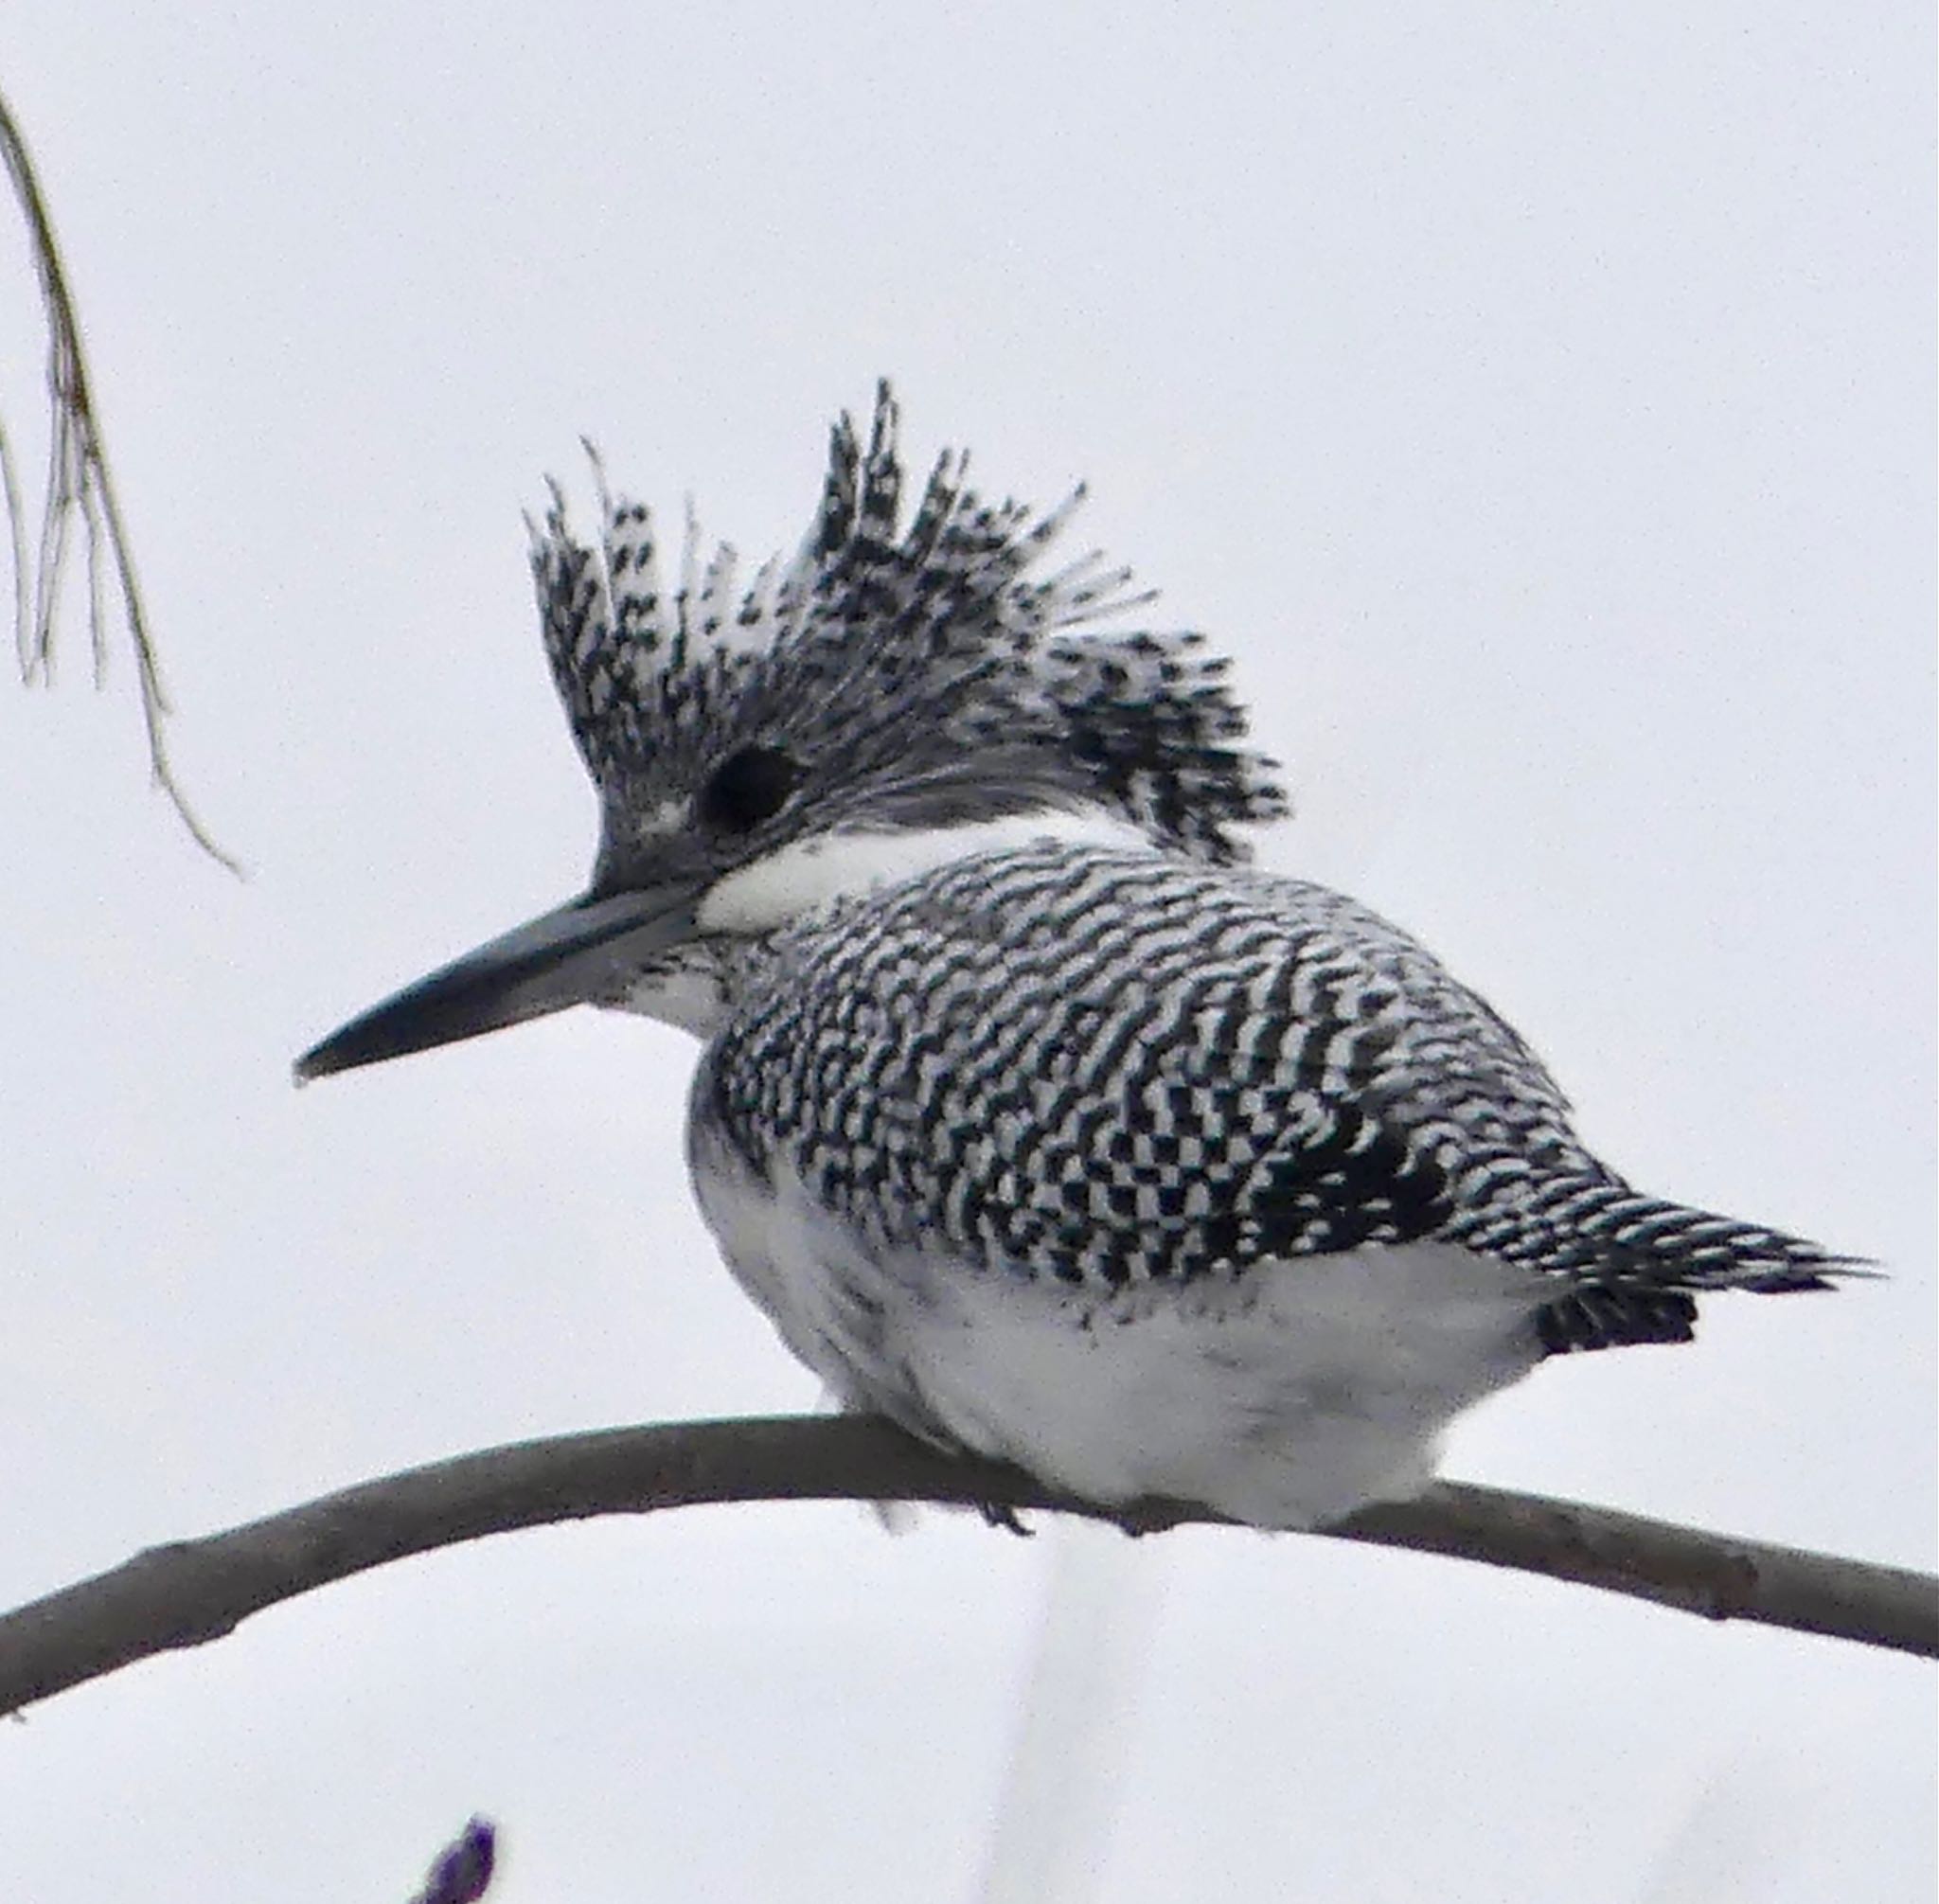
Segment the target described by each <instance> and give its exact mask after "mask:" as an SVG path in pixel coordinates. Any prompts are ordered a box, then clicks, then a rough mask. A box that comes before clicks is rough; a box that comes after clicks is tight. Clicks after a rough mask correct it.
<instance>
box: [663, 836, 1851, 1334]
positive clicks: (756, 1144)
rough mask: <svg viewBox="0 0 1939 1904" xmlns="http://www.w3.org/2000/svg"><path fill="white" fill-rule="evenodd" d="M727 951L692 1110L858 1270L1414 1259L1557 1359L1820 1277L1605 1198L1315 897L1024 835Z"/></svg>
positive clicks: (1091, 1280) (1546, 1099) (1107, 1280)
mask: <svg viewBox="0 0 1939 1904" xmlns="http://www.w3.org/2000/svg"><path fill="white" fill-rule="evenodd" d="M746 957H747V962H746V965H745V967H744V969H743V970H742V972H741V974H740V977H739V981H738V1002H737V1003H736V1005H735V1006H734V1009H733V1011H732V1013H731V1016H730V1019H729V1022H728V1023H727V1025H726V1027H725V1028H724V1030H723V1031H722V1032H721V1033H720V1035H719V1036H718V1037H717V1039H716V1040H715V1041H714V1043H713V1044H712V1046H711V1047H710V1048H709V1051H708V1053H707V1055H706V1058H705V1059H703V1081H702V1085H701V1087H700V1090H699V1092H698V1093H697V1095H696V1100H695V1102H696V1111H697V1114H698V1115H701V1116H703V1117H704V1118H706V1119H709V1120H711V1121H712V1122H713V1123H714V1124H716V1125H717V1126H718V1127H719V1128H720V1129H721V1130H724V1132H725V1133H726V1134H727V1136H728V1137H729V1138H730V1139H731V1141H732V1142H733V1143H734V1144H735V1145H736V1147H737V1148H738V1149H739V1150H740V1151H741V1153H742V1154H743V1155H744V1156H745V1157H746V1159H747V1161H748V1162H749V1163H750V1164H751V1165H753V1166H755V1167H756V1169H757V1170H770V1171H771V1170H773V1169H774V1166H777V1165H779V1166H785V1167H786V1169H787V1170H788V1171H789V1172H791V1173H792V1175H793V1176H794V1177H796V1178H797V1179H798V1180H799V1181H800V1182H802V1183H804V1184H805V1185H806V1186H807V1187H808V1189H809V1193H810V1194H811V1195H812V1197H813V1198H814V1199H815V1200H816V1201H818V1202H819V1203H821V1204H822V1205H824V1206H826V1207H827V1208H828V1209H830V1210H833V1211H835V1212H837V1213H838V1214H839V1215H840V1216H841V1217H842V1218H843V1219H845V1221H846V1222H847V1223H848V1224H850V1225H851V1226H852V1227H853V1228H854V1230H855V1231H856V1232H857V1233H858V1234H859V1235H860V1236H861V1237H863V1238H865V1239H867V1241H868V1242H869V1243H870V1244H872V1245H874V1246H877V1247H881V1248H894V1247H898V1246H911V1245H916V1244H923V1245H925V1246H928V1247H932V1248H933V1247H934V1244H935V1243H936V1242H937V1241H938V1240H940V1241H943V1242H946V1243H947V1244H948V1245H949V1246H950V1248H951V1250H952V1253H954V1254H955V1255H959V1256H960V1257H961V1258H962V1259H964V1260H965V1261H966V1262H967V1263H969V1264H970V1265H975V1266H980V1267H981V1268H982V1269H984V1270H985V1271H989V1272H1000V1273H1004V1274H1009V1275H1021V1276H1025V1277H1040V1276H1041V1277H1050V1278H1055V1279H1058V1281H1060V1282H1062V1283H1064V1284H1067V1285H1072V1286H1085V1287H1090V1288H1094V1289H1095V1290H1099V1291H1104V1290H1122V1289H1125V1288H1127V1287H1130V1286H1135V1285H1138V1284H1146V1283H1168V1284H1181V1283H1188V1282H1192V1281H1194V1280H1196V1279H1199V1278H1203V1277H1226V1278H1235V1279H1242V1278H1243V1277H1244V1276H1245V1274H1246V1272H1247V1271H1248V1269H1249V1267H1250V1266H1252V1265H1254V1264H1257V1263H1259V1262H1261V1261H1264V1260H1268V1259H1278V1258H1285V1257H1299V1256H1303V1255H1316V1254H1330V1253H1335V1252H1342V1251H1351V1250H1356V1249H1359V1248H1361V1246H1363V1245H1368V1244H1380V1243H1401V1242H1409V1241H1414V1240H1416V1239H1419V1238H1427V1237H1432V1238H1437V1239H1442V1240H1446V1241H1450V1242H1455V1243H1460V1244H1464V1245H1466V1246H1468V1247H1469V1248H1471V1249H1474V1250H1477V1251H1482V1252H1485V1253H1487V1254H1489V1255H1495V1256H1498V1257H1501V1258H1503V1259H1505V1260H1508V1261H1510V1262H1514V1263H1517V1264H1521V1265H1524V1266H1525V1267H1526V1268H1528V1269H1529V1270H1530V1271H1531V1272H1539V1273H1540V1274H1543V1275H1547V1276H1550V1277H1553V1278H1554V1279H1555V1285H1556V1289H1555V1295H1554V1298H1553V1300H1552V1301H1551V1302H1550V1303H1549V1304H1548V1306H1547V1307H1546V1308H1544V1309H1543V1310H1542V1312H1541V1314H1540V1316H1539V1321H1538V1326H1539V1329H1540V1332H1541V1335H1542V1340H1543V1342H1544V1343H1545V1345H1546V1346H1547V1347H1549V1348H1550V1349H1552V1350H1564V1349H1575V1348H1597V1347H1603V1346H1607V1345H1610V1344H1611V1343H1628V1342H1638V1341H1676V1340H1681V1339H1683V1338H1686V1337H1687V1336H1688V1335H1689V1334H1690V1332H1691V1321H1692V1317H1693V1315H1694V1306H1693V1304H1692V1302H1691V1297H1690V1294H1689V1292H1690V1291H1691V1290H1702V1289H1713V1288H1721V1287H1726V1286H1733V1285H1734V1286H1739V1287H1747V1288H1752V1289H1761V1290H1788V1289H1805V1288H1810V1287H1814V1286H1817V1285H1818V1284H1819V1282H1820V1280H1821V1272H1823V1271H1824V1270H1826V1269H1833V1268H1836V1267H1837V1266H1838V1265H1837V1261H1836V1259H1833V1258H1830V1257H1827V1256H1826V1255H1824V1254H1823V1252H1821V1251H1819V1250H1818V1249H1816V1248H1815V1247H1814V1246H1813V1245H1811V1244H1808V1243H1806V1242H1802V1241H1799V1240H1798V1239H1796V1238H1792V1237H1784V1236H1780V1235H1778V1234H1776V1233H1774V1232H1771V1231H1769V1230H1763V1229H1759V1228H1756V1227H1754V1226H1752V1225H1750V1224H1745V1223H1738V1222H1734V1221H1731V1220H1729V1219H1724V1218H1719V1217H1713V1216H1710V1215H1708V1214H1706V1213H1703V1212H1700V1211H1697V1210H1690V1209H1684V1208H1681V1207H1680V1206H1678V1205H1675V1204H1672V1203H1666V1202H1663V1201H1659V1200H1656V1199H1653V1198H1650V1197H1646V1196H1644V1195H1642V1194H1640V1193H1639V1192H1637V1191H1635V1190H1633V1189H1631V1188H1630V1187H1629V1186H1628V1184H1627V1183H1624V1182H1623V1181H1622V1179H1620V1178H1619V1177H1616V1176H1614V1175H1613V1174H1611V1173H1610V1171H1609V1170H1607V1169H1606V1168H1605V1167H1604V1166H1601V1165H1600V1164H1598V1163H1597V1162H1596V1160H1595V1159H1594V1158H1593V1157H1592V1155H1591V1154H1590V1153H1589V1152H1588V1151H1587V1150H1586V1149H1585V1148H1583V1147H1582V1145H1581V1143H1580V1142H1579V1141H1578V1140H1577V1138H1576V1137H1575V1135H1574V1131H1573V1130H1572V1128H1571V1126H1570V1122H1569V1113H1568V1106H1567V1104H1566V1102H1565V1101H1564V1099H1563V1097H1562V1095H1561V1094H1560V1092H1559V1091H1558V1090H1557V1087H1556V1085H1555V1083H1554V1081H1553V1080H1552V1079H1551V1078H1550V1077H1549V1075H1548V1073H1547V1072H1546V1071H1545V1070H1544V1069H1543V1067H1542V1066H1541V1064H1540V1062H1539V1060H1538V1059H1536V1058H1535V1056H1534V1055H1533V1054H1532V1053H1531V1052H1530V1051H1529V1049H1528V1047H1527V1046H1526V1045H1525V1044H1524V1043H1523V1042H1522V1041H1521V1039H1520V1038H1519V1037H1518V1036H1517V1035H1516V1033H1515V1032H1514V1031H1513V1030H1511V1029H1510V1028H1509V1027H1508V1026H1507V1025H1506V1024H1505V1023H1503V1021H1502V1020H1501V1019H1500V1018H1499V1017H1497V1016H1496V1014H1495V1013H1494V1012H1493V1011H1492V1010H1491V1009H1490V1008H1489V1007H1488V1006H1487V1005H1485V1003H1483V1001H1482V1000H1481V999H1479V998H1478V997H1476V996H1475V995H1474V993H1472V992H1470V991H1468V989H1466V988H1464V987H1462V986H1461V985H1459V984H1458V983H1456V982H1455V981H1454V980H1453V979H1452V978H1451V977H1450V976H1449V974H1448V973H1447V972H1446V971H1445V970H1443V969H1442V968H1441V966H1440V965H1438V964H1437V963H1436V962H1435V961H1434V959H1433V958H1432V956H1431V955H1430V954H1429V953H1428V952H1425V951H1424V950H1423V949H1422V948H1421V947H1420V946H1418V945H1417V944H1415V943H1414V941H1413V940H1412V939H1410V938H1408V937H1407V936H1406V935H1405V934H1402V933H1400V932H1398V931H1397V930H1396V929H1395V928H1394V927H1393V926H1391V925H1389V924H1387V923H1386V922H1385V921H1384V920H1382V919H1380V918H1379V917H1377V916H1375V915H1373V914H1372V913H1370V912H1368V911H1366V910H1365V909H1364V908H1363V907H1361V906H1360V905H1358V904H1356V903H1355V902H1354V901H1353V900H1351V899H1345V898H1343V897H1342V896H1341V895H1339V894H1337V893H1333V892H1330V891H1328V890H1326V889H1325V888H1324V887H1321V886H1317V885H1311V884H1307V883H1303V882H1300V881H1290V880H1284V879H1277V878H1273V877H1270V876H1267V875H1264V874H1258V873H1254V872H1252V871H1250V870H1244V869H1230V868H1214V867H1206V866H1201V865H1195V864H1193V863H1190V862H1188V861H1185V860H1183V859H1182V858H1180V857H1178V856H1175V855H1159V854H1150V853H1140V852H1138V851H1136V850H1129V851H1127V850H1114V849H1109V848H1102V847H1094V846H1085V845H1055V844H1045V845H1039V846H1032V847H1027V848H1024V849H1022V850H1015V849H1013V850H1010V851H1007V852H1005V853H1001V854H987V855H983V856H980V857H976V858H970V859H966V860H962V861H958V862H956V863H952V864H949V865H946V866H944V867H942V868H941V869H939V870H936V871H934V872H931V873H929V874H926V875H923V876H921V877H919V878H916V879H914V880H911V881H905V882H904V883H902V884H901V885H899V886H898V887H895V888H893V889H892V890H890V891H889V892H887V893H883V894H878V895H876V896H873V897H872V898H870V899H865V900H861V901H851V902H847V903H844V904H841V905H838V906H837V907H835V908H834V909H832V910H831V911H828V912H825V913H822V914H819V915H817V916H813V917H810V918H809V919H807V920H805V921H803V922H802V923H800V924H798V925H796V926H794V927H792V928H790V929H788V930H786V931H784V932H783V933H781V934H779V935H778V936H777V937H775V938H774V939H773V940H772V941H770V942H768V943H767V944H765V945H763V946H761V947H759V948H757V949H752V950H750V951H749V952H748V953H747V955H746Z"/></svg>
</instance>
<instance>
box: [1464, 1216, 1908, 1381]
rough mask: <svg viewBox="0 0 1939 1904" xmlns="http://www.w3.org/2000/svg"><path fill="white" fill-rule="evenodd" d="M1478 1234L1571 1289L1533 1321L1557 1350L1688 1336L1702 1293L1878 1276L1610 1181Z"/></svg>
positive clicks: (1854, 1261)
mask: <svg viewBox="0 0 1939 1904" xmlns="http://www.w3.org/2000/svg"><path fill="white" fill-rule="evenodd" d="M1473 1240H1474V1242H1475V1244H1476V1245H1478V1246H1480V1247H1484V1248H1488V1249H1491V1250H1493V1251H1494V1252H1495V1253H1496V1254H1498V1255H1503V1256H1506V1257H1507V1258H1508V1259H1509V1260H1511V1261H1521V1262H1525V1263H1527V1264H1528V1266H1529V1267H1530V1268H1532V1269H1536V1270H1539V1271H1541V1272H1544V1273H1546V1274H1548V1275H1551V1276H1555V1277H1556V1278H1557V1280H1558V1281H1559V1282H1561V1284H1562V1285H1563V1288H1564V1290H1566V1293H1558V1294H1557V1296H1556V1298H1555V1300H1554V1301H1552V1302H1550V1303H1549V1304H1547V1305H1546V1306H1545V1307H1544V1308H1542V1309H1541V1310H1540V1311H1539V1314H1538V1315H1537V1318H1536V1327H1537V1330H1538V1333H1539V1336H1540V1339H1541V1343H1542V1347H1543V1348H1544V1349H1545V1350H1546V1351H1547V1352H1548V1353H1550V1354H1551V1355H1563V1354H1569V1353H1571V1352H1574V1351H1577V1350H1584V1349H1598V1348H1615V1347H1619V1346H1622V1345H1625V1344H1628V1343H1667V1342H1688V1341H1689V1340H1690V1339H1691V1337H1692V1335H1693V1334H1694V1333H1695V1330H1696V1321H1697V1304H1696V1301H1695V1298H1696V1296H1697V1295H1698V1294H1699V1293H1701V1292H1704V1291H1707V1290H1725V1289H1736V1290H1753V1291H1755V1292H1756V1293H1758V1294H1760V1295H1788V1294H1793V1293H1796V1292H1798V1291H1800V1290H1828V1289H1830V1288H1832V1287H1833V1286H1834V1284H1835V1282H1836V1281H1837V1280H1839V1279H1841V1278H1844V1277H1848V1276H1864V1275H1869V1274H1873V1273H1876V1272H1874V1271H1873V1270H1872V1269H1871V1268H1870V1267H1869V1266H1868V1265H1867V1264H1866V1262H1865V1261H1864V1259H1863V1258H1862V1257H1858V1256H1847V1255H1838V1254H1836V1253H1834V1252H1832V1251H1829V1250H1826V1249H1824V1248H1823V1247H1822V1246H1821V1245H1820V1244H1817V1243H1813V1242H1808V1241H1806V1239H1805V1238H1804V1237H1792V1236H1787V1235H1786V1234H1785V1233H1784V1232H1782V1231H1779V1230H1768V1229H1765V1228H1763V1227H1762V1226H1761V1225H1758V1224H1755V1223H1742V1222H1738V1221H1737V1220H1736V1219H1734V1218H1730V1217H1719V1216H1716V1215H1714V1214H1713V1213H1711V1212H1710V1211H1707V1210H1693V1209H1691V1208H1689V1207H1687V1206H1686V1205H1684V1204H1681V1203H1670V1202H1665V1201H1663V1200H1661V1199H1659V1198H1654V1197H1645V1196H1643V1195H1641V1194H1640V1193H1638V1192H1636V1191H1634V1190H1631V1189H1629V1188H1628V1186H1627V1185H1625V1184H1620V1183H1613V1182H1611V1181H1610V1180H1607V1179H1605V1180H1586V1181H1583V1182H1581V1183H1574V1184H1570V1183H1557V1184H1550V1185H1547V1186H1544V1189H1543V1190H1542V1192H1540V1193H1539V1196H1538V1197H1537V1198H1536V1199H1534V1200H1531V1201H1530V1202H1529V1203H1527V1204H1524V1205H1522V1206H1521V1208H1520V1209H1518V1210H1517V1211H1516V1212H1515V1213H1514V1221H1513V1226H1512V1229H1507V1228H1506V1226H1504V1227H1503V1233H1498V1234H1497V1235H1496V1236H1494V1237H1487V1238H1486V1239H1485V1240H1483V1239H1482V1238H1481V1237H1476V1238H1474V1239H1473Z"/></svg>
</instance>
